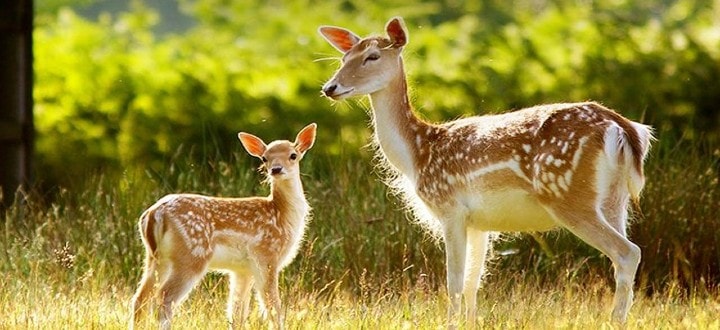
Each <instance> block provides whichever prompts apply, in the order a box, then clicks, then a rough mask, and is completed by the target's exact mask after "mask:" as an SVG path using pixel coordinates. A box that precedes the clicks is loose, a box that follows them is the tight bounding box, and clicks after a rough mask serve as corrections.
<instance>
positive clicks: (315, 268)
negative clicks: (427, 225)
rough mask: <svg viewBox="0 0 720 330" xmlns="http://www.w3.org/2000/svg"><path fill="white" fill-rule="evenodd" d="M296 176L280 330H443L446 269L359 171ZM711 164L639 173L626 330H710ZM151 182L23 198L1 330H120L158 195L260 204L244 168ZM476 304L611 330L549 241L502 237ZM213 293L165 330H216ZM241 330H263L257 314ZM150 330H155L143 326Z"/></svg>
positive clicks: (330, 166) (660, 158) (715, 277)
mask: <svg viewBox="0 0 720 330" xmlns="http://www.w3.org/2000/svg"><path fill="white" fill-rule="evenodd" d="M367 158H369V157H366V159H363V160H361V161H358V160H357V159H356V157H355V156H353V157H347V158H345V157H342V156H341V157H323V156H314V155H311V156H309V157H308V158H306V160H305V161H304V164H303V172H304V173H305V175H304V178H303V179H304V183H305V188H306V193H307V195H308V198H309V201H310V204H311V205H312V206H313V208H314V218H313V220H312V222H311V223H310V224H309V227H308V230H307V236H306V241H305V244H304V246H303V248H302V249H301V251H300V254H299V255H298V257H297V258H296V260H295V261H294V262H293V263H292V264H291V265H290V266H289V267H288V268H287V269H286V270H285V271H284V272H283V275H282V279H281V290H282V295H283V297H284V301H285V306H286V307H287V315H286V320H287V327H288V328H290V329H295V328H298V329H300V328H301V329H350V328H352V329H356V328H357V329H376V328H379V329H403V328H407V329H415V328H421V329H437V328H443V327H444V321H445V306H446V304H447V302H446V299H445V298H444V297H443V294H444V288H443V287H444V283H445V280H444V277H445V276H444V271H445V270H444V256H443V251H442V248H441V246H440V245H438V244H437V242H436V241H435V240H434V239H432V238H430V237H428V236H427V235H426V234H424V233H423V232H422V231H421V229H420V228H418V226H415V225H413V224H411V223H410V222H409V221H407V219H406V216H405V215H404V213H403V212H402V206H401V205H399V204H398V202H397V200H396V199H395V198H393V197H391V196H388V192H387V190H386V188H385V187H384V186H383V185H382V184H381V183H380V182H379V180H378V179H377V175H376V174H375V173H374V172H373V170H372V166H371V165H369V163H370V162H369V160H368V159H367ZM718 159H720V151H718V150H717V149H714V148H711V147H707V146H683V145H677V146H674V145H667V144H666V145H662V146H659V147H658V148H656V149H655V150H654V152H653V155H652V156H651V159H650V161H649V163H648V166H647V167H646V168H647V176H648V184H647V187H646V190H645V193H644V198H643V202H642V209H643V212H642V213H643V216H642V217H639V218H640V219H638V220H637V221H636V223H635V224H634V225H633V227H632V238H633V240H634V241H635V242H637V243H638V244H639V245H640V246H641V247H642V249H643V261H642V263H641V268H640V271H639V274H638V278H637V285H636V292H637V294H636V305H635V306H634V307H633V308H632V310H631V314H630V320H629V324H628V328H630V329H658V328H659V329H669V328H673V329H674V328H680V329H720V324H719V323H718V320H717V315H720V300H719V298H718V297H719V291H720V287H719V286H718V283H720V250H719V249H720V220H719V219H720V185H719V184H718V178H719V177H720V174H719V173H720V172H719V171H720V169H719V168H718V167H717V166H718ZM170 163H171V164H172V166H171V167H169V168H168V169H166V170H164V171H162V173H155V172H150V171H134V170H127V171H126V172H123V173H121V174H120V175H117V176H116V175H111V174H106V175H94V176H92V177H91V178H90V180H88V181H87V182H86V183H84V184H83V185H80V188H73V189H72V190H59V191H57V193H55V194H54V195H53V196H50V198H48V196H39V195H38V194H36V193H35V194H29V195H28V196H27V199H26V200H25V201H23V202H22V203H16V204H15V206H13V207H11V208H9V209H8V210H6V211H5V212H4V214H3V216H4V218H3V220H4V222H3V227H2V232H1V233H0V235H2V239H0V274H2V275H0V276H1V277H0V315H2V316H3V317H2V318H0V329H27V328H30V329H58V328H66V329H95V328H102V329H115V328H125V327H126V320H127V319H128V315H129V311H128V303H129V299H130V297H131V295H132V293H133V291H134V289H135V286H136V285H137V281H138V280H139V277H140V265H141V261H142V258H143V250H142V246H141V243H140V240H139V238H138V235H137V229H136V222H137V217H138V215H139V214H140V213H141V212H142V210H143V209H144V208H145V207H147V206H149V205H150V204H152V203H153V202H154V201H155V200H156V199H158V198H159V197H161V196H162V195H164V194H166V193H170V192H178V191H184V192H199V193H205V194H213V195H223V196H247V195H257V194H265V193H267V187H263V186H260V185H259V184H258V182H259V181H260V177H259V175H258V174H257V172H256V171H254V170H253V169H252V167H253V166H256V165H257V164H256V163H255V162H253V161H252V160H251V159H250V158H249V157H247V156H246V155H244V154H242V155H234V156H233V157H230V160H229V161H221V160H217V161H209V162H207V163H194V162H192V161H189V160H183V159H173V160H171V162H170ZM503 237H504V239H502V240H500V241H498V242H497V243H496V246H495V255H494V258H493V261H492V263H491V265H490V275H489V276H488V278H487V280H486V282H485V286H484V288H483V289H481V291H480V293H479V302H478V303H479V306H478V308H479V311H478V322H479V323H480V324H482V325H483V328H489V329H494V328H499V329H506V328H513V329H538V328H540V329H543V328H553V329H554V328H563V329H576V328H583V329H584V328H598V329H613V328H616V327H617V326H616V325H613V324H611V323H609V322H608V321H607V320H609V313H610V308H611V299H612V286H613V281H612V267H611V265H610V264H609V262H608V261H607V258H605V257H603V256H601V255H600V254H599V252H597V251H595V250H593V249H592V248H589V247H587V246H586V245H585V244H583V243H582V242H580V241H579V240H578V239H576V238H574V237H572V236H571V235H569V234H566V233H564V232H562V231H559V232H551V233H547V234H542V235H535V236H532V235H520V236H513V235H509V236H503ZM226 285H227V284H226V282H225V280H224V278H222V277H220V276H218V275H211V276H208V277H207V278H206V279H205V280H204V281H203V282H202V285H201V286H199V287H198V288H197V289H196V290H195V292H194V293H193V294H192V295H191V297H190V299H189V301H188V302H186V304H184V305H182V307H181V308H180V310H179V311H178V314H177V320H176V321H177V323H176V325H177V328H180V329H184V328H188V329H195V328H208V329H215V328H224V327H226V326H227V324H226V322H225V316H224V309H225V307H224V304H225V300H226ZM249 322H250V324H251V327H250V328H257V327H261V326H262V325H263V324H264V323H263V322H262V320H261V319H260V317H259V315H258V314H257V313H255V314H253V315H252V316H251V319H250V320H249ZM149 325H151V326H152V325H153V324H152V322H151V323H150V324H149Z"/></svg>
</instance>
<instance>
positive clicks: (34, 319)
mask: <svg viewBox="0 0 720 330" xmlns="http://www.w3.org/2000/svg"><path fill="white" fill-rule="evenodd" d="M6 280H7V279H6ZM492 282H497V281H491V282H490V283H489V284H492ZM223 283H224V281H217V280H216V278H214V277H211V278H209V279H208V280H206V281H204V282H203V285H202V286H200V287H199V288H198V289H197V290H196V291H195V292H193V294H192V295H191V296H190V298H189V299H188V301H186V302H185V303H184V304H183V305H182V306H181V307H180V308H179V309H177V314H176V318H175V323H174V326H175V329H223V328H226V327H227V323H226V321H225V315H224V309H225V308H224V307H225V306H224V304H225V298H226V294H225V290H224V287H223V286H224V285H223ZM501 287H503V286H502V285H498V286H496V287H487V288H485V289H482V290H481V292H480V299H479V313H478V324H479V325H480V328H483V329H620V328H621V327H619V326H618V325H617V324H612V323H610V322H609V321H608V320H609V312H610V305H611V300H612V295H611V292H610V290H609V288H608V287H607V285H606V283H604V281H598V282H594V283H569V285H567V286H566V287H550V288H546V287H540V286H538V285H533V284H532V283H528V284H525V285H520V286H514V287H512V288H510V289H509V290H503V289H500V288H501ZM288 289H289V288H285V290H284V292H285V295H284V297H285V302H286V304H285V307H286V327H287V328H288V329H443V328H445V323H444V322H445V309H444V308H445V306H446V302H445V300H444V299H442V298H438V297H442V295H436V292H427V291H426V290H412V291H410V292H399V293H397V294H385V295H373V296H368V297H365V299H360V298H358V297H357V296H356V295H354V294H351V293H348V292H345V291H342V290H341V289H336V290H337V291H333V292H329V293H330V294H327V292H326V294H319V293H317V292H303V291H302V290H288ZM62 291H74V292H72V293H69V292H61V291H58V290H56V289H52V288H49V287H47V286H46V285H43V284H40V283H21V282H15V283H3V287H2V297H0V298H1V299H0V300H1V301H2V302H0V310H1V311H2V315H3V318H2V319H0V328H1V329H123V328H127V323H126V322H127V319H128V316H129V308H128V302H129V299H130V296H131V294H132V292H131V288H128V287H124V288H116V287H114V286H112V285H107V284H104V283H100V282H97V283H92V284H91V285H89V286H87V287H84V288H80V289H78V290H62ZM717 315H720V299H719V298H718V296H717V295H703V296H699V295H698V296H689V297H685V298H680V297H678V296H677V295H672V294H671V295H662V296H656V297H652V298H645V297H640V298H638V299H637V301H636V304H635V305H634V306H633V308H632V310H631V314H630V318H629V322H628V324H627V328H628V329H720V319H718V317H717ZM143 325H144V327H145V328H156V326H157V324H156V322H155V321H154V320H148V321H147V322H145V323H144V324H143ZM248 325H249V327H248V328H251V329H257V328H262V327H264V325H265V322H264V321H263V320H262V318H261V316H260V314H259V312H258V311H257V308H255V309H254V312H253V314H252V315H251V317H250V319H249V320H248Z"/></svg>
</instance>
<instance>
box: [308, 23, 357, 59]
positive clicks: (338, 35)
mask: <svg viewBox="0 0 720 330" xmlns="http://www.w3.org/2000/svg"><path fill="white" fill-rule="evenodd" d="M318 32H320V34H321V35H322V36H323V38H325V40H327V41H328V42H329V43H330V44H331V45H332V46H333V47H335V49H337V50H339V51H340V52H341V53H347V52H348V51H349V50H350V48H352V47H353V46H355V44H357V43H358V42H360V37H358V36H357V35H355V33H352V32H350V31H348V30H346V29H343V28H340V27H335V26H321V27H320V28H319V29H318Z"/></svg>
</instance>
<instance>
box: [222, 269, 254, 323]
mask: <svg viewBox="0 0 720 330" xmlns="http://www.w3.org/2000/svg"><path fill="white" fill-rule="evenodd" d="M252 287H253V277H252V275H251V274H246V273H237V272H233V273H230V293H229V295H228V306H227V318H228V321H229V322H230V324H231V327H232V328H240V327H241V326H242V324H243V323H244V322H245V320H246V319H247V317H248V314H249V313H250V292H251V291H252Z"/></svg>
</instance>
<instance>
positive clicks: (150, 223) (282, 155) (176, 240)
mask: <svg viewBox="0 0 720 330" xmlns="http://www.w3.org/2000/svg"><path fill="white" fill-rule="evenodd" d="M315 131H316V125H315V124H310V125H308V126H307V127H305V128H303V129H302V130H301V131H300V133H298V135H297V138H296V139H295V142H290V141H286V140H280V141H274V142H272V143H270V144H265V143H264V142H263V141H262V140H261V139H260V138H258V137H256V136H254V135H252V134H248V133H242V132H241V133H238V137H239V138H240V142H242V145H243V146H244V147H245V150H247V152H248V153H249V154H250V155H252V156H255V157H258V158H260V159H262V161H263V167H264V170H265V173H266V175H267V179H268V181H269V182H270V196H268V197H249V198H220V197H208V196H202V195H193V194H172V195H167V196H165V197H163V198H161V199H160V200H159V201H157V202H156V203H155V204H154V205H153V206H151V207H150V208H148V209H147V210H146V211H145V212H143V214H142V216H141V217H140V223H139V227H140V234H141V236H142V240H143V243H144V245H145V249H146V250H147V251H146V252H147V254H146V259H145V270H144V274H143V277H142V280H141V282H140V286H139V287H138V289H137V293H136V294H135V296H134V297H133V302H132V304H133V317H132V320H131V322H130V327H131V328H132V327H133V325H134V324H135V322H136V321H137V320H138V319H139V317H140V316H141V315H142V314H143V311H144V309H145V307H146V305H147V304H148V299H150V298H151V296H156V298H157V299H159V300H160V313H159V318H160V326H161V328H170V320H171V318H172V308H173V305H177V304H179V303H180V302H182V301H183V300H184V299H185V297H186V296H187V294H188V293H189V292H190V290H192V288H193V287H194V286H195V285H196V284H197V283H198V282H199V281H200V280H201V279H202V278H203V277H204V276H205V273H206V272H207V271H209V270H219V271H222V272H226V273H228V274H229V275H230V276H229V277H230V294H229V299H228V305H227V317H228V319H229V321H230V323H231V324H233V317H234V316H235V315H238V316H239V317H240V319H239V321H240V322H243V321H244V320H245V318H246V317H247V315H248V313H249V303H250V291H251V290H252V288H253V286H255V288H256V292H257V298H258V300H259V302H260V304H261V306H262V307H264V308H265V309H266V314H271V315H273V316H274V322H275V323H276V326H277V327H278V328H282V326H283V319H282V313H281V310H280V295H279V292H278V274H279V273H280V271H281V270H282V269H283V268H284V267H285V266H286V265H288V264H289V263H290V262H291V261H292V260H293V258H294V257H295V255H296V254H297V251H298V248H299V246H300V243H301V241H302V237H303V234H304V231H305V223H306V221H307V217H308V214H309V212H310V206H309V205H308V203H307V201H306V199H305V194H304V192H303V187H302V182H301V181H300V168H299V165H300V160H301V159H302V158H303V156H304V155H305V152H306V151H307V150H308V149H310V148H311V147H312V145H313V143H314V141H315ZM156 285H157V286H158V288H156ZM156 291H159V292H156ZM235 321H237V320H235ZM240 322H237V323H240Z"/></svg>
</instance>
